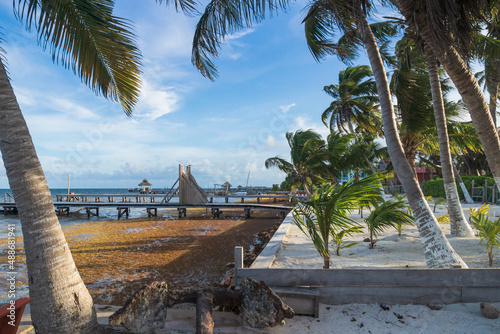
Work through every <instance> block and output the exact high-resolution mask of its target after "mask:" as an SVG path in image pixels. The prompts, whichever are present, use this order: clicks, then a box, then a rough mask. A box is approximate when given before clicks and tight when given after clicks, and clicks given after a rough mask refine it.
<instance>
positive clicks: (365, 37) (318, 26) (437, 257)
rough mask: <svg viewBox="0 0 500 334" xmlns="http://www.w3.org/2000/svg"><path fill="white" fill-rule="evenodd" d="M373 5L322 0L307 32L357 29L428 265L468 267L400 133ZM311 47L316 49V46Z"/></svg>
mask: <svg viewBox="0 0 500 334" xmlns="http://www.w3.org/2000/svg"><path fill="white" fill-rule="evenodd" d="M371 6H372V3H371V2H370V1H365V0H355V1H350V2H346V1H327V0H318V1H315V2H313V3H312V5H311V6H310V7H309V12H308V14H307V17H306V19H305V22H306V24H305V29H306V35H308V36H312V38H310V40H309V41H308V42H309V44H311V41H312V43H314V40H315V39H316V41H318V43H320V44H325V43H324V41H325V36H328V35H331V34H332V30H333V25H335V26H336V27H337V28H339V29H340V30H342V31H352V30H356V31H357V34H358V35H359V36H360V39H361V41H362V42H363V44H364V47H365V49H366V51H367V53H368V59H369V60H370V64H371V67H372V70H373V73H374V76H375V82H376V86H377V91H378V95H379V101H380V108H381V112H382V121H383V126H384V134H385V138H386V143H387V148H388V151H389V155H390V157H391V161H392V164H393V167H394V170H395V171H396V174H397V175H398V178H399V180H400V181H401V183H402V184H403V187H404V189H405V192H406V195H407V198H408V201H409V203H410V206H411V208H412V211H413V213H414V217H416V225H417V227H418V229H419V232H420V237H421V241H422V244H423V246H424V253H425V257H426V261H427V265H428V266H429V267H430V268H434V267H451V266H453V265H457V264H458V265H461V266H462V267H466V264H465V263H464V262H463V261H462V259H461V258H460V257H459V256H458V255H457V254H456V253H455V251H454V250H453V248H452V247H451V245H450V244H449V242H448V240H447V239H446V237H445V236H444V234H443V233H442V232H441V230H440V228H439V225H438V222H437V220H436V218H435V217H434V215H433V214H432V211H431V209H430V207H429V206H428V204H427V201H425V198H424V195H423V193H422V191H421V189H420V187H419V185H418V182H417V179H416V177H415V175H414V173H413V170H412V168H411V167H410V165H409V164H408V162H407V160H406V157H405V153H404V150H403V147H402V145H401V140H400V138H399V135H398V132H397V126H396V119H395V113H394V107H393V103H392V99H391V94H390V89H389V83H388V80H387V75H386V72H385V68H384V65H383V62H382V58H381V56H380V52H379V49H378V46H377V43H376V40H375V37H374V34H373V33H372V30H371V29H370V26H369V24H368V20H367V15H368V11H369V9H370V8H371ZM310 49H312V50H313V48H310ZM431 231H432V232H431Z"/></svg>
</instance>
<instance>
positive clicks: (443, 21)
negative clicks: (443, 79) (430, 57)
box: [397, 0, 500, 189]
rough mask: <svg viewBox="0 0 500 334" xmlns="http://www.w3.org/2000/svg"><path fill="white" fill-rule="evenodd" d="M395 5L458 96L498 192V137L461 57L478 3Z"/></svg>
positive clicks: (450, 0) (477, 14)
mask: <svg viewBox="0 0 500 334" xmlns="http://www.w3.org/2000/svg"><path fill="white" fill-rule="evenodd" d="M397 3H398V6H399V8H400V10H401V12H402V13H403V15H404V16H405V17H406V21H407V22H412V24H414V25H415V26H416V27H417V28H418V32H419V34H420V36H421V37H422V38H423V40H424V41H425V42H426V43H427V44H429V45H430V46H431V47H432V49H433V51H434V54H435V56H436V57H437V58H438V60H439V62H440V63H441V64H442V65H443V67H444V68H445V70H446V72H447V73H448V75H449V76H450V78H451V79H452V81H453V83H454V84H455V86H456V88H457V90H458V92H459V93H460V95H461V96H462V99H463V101H464V102H465V104H466V106H467V109H468V110H469V113H470V116H471V119H472V122H473V124H474V127H475V128H476V130H477V132H478V135H479V138H480V139H481V143H482V144H483V148H484V152H485V154H486V157H487V159H488V163H489V166H490V169H491V172H492V174H493V177H494V179H495V182H496V184H497V187H498V188H499V189H500V138H499V136H498V133H497V130H496V127H495V124H494V122H493V118H492V117H491V113H490V108H489V105H488V103H487V102H486V99H485V97H484V95H483V93H482V91H481V88H480V86H479V84H478V82H477V80H476V78H475V77H474V75H473V74H472V72H471V71H470V69H469V66H468V65H467V63H466V62H465V61H464V59H463V57H462V55H461V53H462V54H466V53H467V51H468V48H469V45H470V41H471V37H470V36H471V31H472V28H471V26H472V20H473V18H478V17H479V18H480V17H481V16H482V13H481V12H480V10H481V5H480V4H479V2H478V1H462V2H458V1H454V0H447V1H434V2H425V3H423V2H415V1H411V0H398V1H397ZM431 13H432V14H431ZM436 13H439V15H435V14H436ZM452 36H453V37H452ZM467 56H468V55H466V57H467Z"/></svg>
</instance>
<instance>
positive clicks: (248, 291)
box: [240, 278, 295, 329]
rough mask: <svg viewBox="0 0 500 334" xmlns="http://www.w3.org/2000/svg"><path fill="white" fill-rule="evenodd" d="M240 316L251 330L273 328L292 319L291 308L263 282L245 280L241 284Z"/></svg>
mask: <svg viewBox="0 0 500 334" xmlns="http://www.w3.org/2000/svg"><path fill="white" fill-rule="evenodd" d="M240 291H241V307H240V316H241V318H242V320H243V323H244V324H245V325H247V326H250V327H252V328H259V329H262V328H265V327H275V326H277V325H279V324H281V322H282V321H283V320H284V319H285V318H293V316H294V315H295V313H294V312H293V310H292V308H291V307H290V306H288V305H286V304H284V303H283V302H282V301H281V299H280V297H278V295H276V294H275V293H274V292H273V291H272V290H271V289H270V288H269V287H268V286H267V285H266V284H265V283H264V282H262V281H260V282H257V281H256V280H254V279H251V278H245V280H243V282H242V283H241V290H240Z"/></svg>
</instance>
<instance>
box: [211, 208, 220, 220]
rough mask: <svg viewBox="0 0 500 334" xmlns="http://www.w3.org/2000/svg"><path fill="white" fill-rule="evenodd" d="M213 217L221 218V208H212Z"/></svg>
mask: <svg viewBox="0 0 500 334" xmlns="http://www.w3.org/2000/svg"><path fill="white" fill-rule="evenodd" d="M212 215H213V216H214V217H215V218H219V217H220V209H219V208H212Z"/></svg>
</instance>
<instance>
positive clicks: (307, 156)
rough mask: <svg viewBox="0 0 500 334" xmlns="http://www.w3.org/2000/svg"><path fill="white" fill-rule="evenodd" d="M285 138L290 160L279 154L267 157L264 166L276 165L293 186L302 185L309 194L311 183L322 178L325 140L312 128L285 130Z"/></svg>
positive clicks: (317, 181) (318, 181)
mask: <svg viewBox="0 0 500 334" xmlns="http://www.w3.org/2000/svg"><path fill="white" fill-rule="evenodd" d="M286 139H287V141H288V145H289V146H290V157H291V160H290V162H289V161H287V160H285V159H283V158H280V157H279V156H276V157H273V158H269V159H267V160H266V162H265V166H266V168H271V167H278V168H279V169H280V170H281V171H282V172H284V173H285V174H286V175H287V180H288V182H290V183H291V184H292V185H294V186H298V185H302V186H304V190H305V191H306V192H307V194H308V195H311V190H312V186H313V184H315V183H316V184H317V183H320V182H321V181H322V180H323V179H322V178H321V174H323V173H324V168H325V167H324V166H325V165H324V163H323V161H324V159H325V141H324V140H323V139H322V138H321V136H320V135H319V134H318V133H316V132H314V131H313V130H305V131H304V130H297V131H296V132H295V133H293V132H287V133H286Z"/></svg>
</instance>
